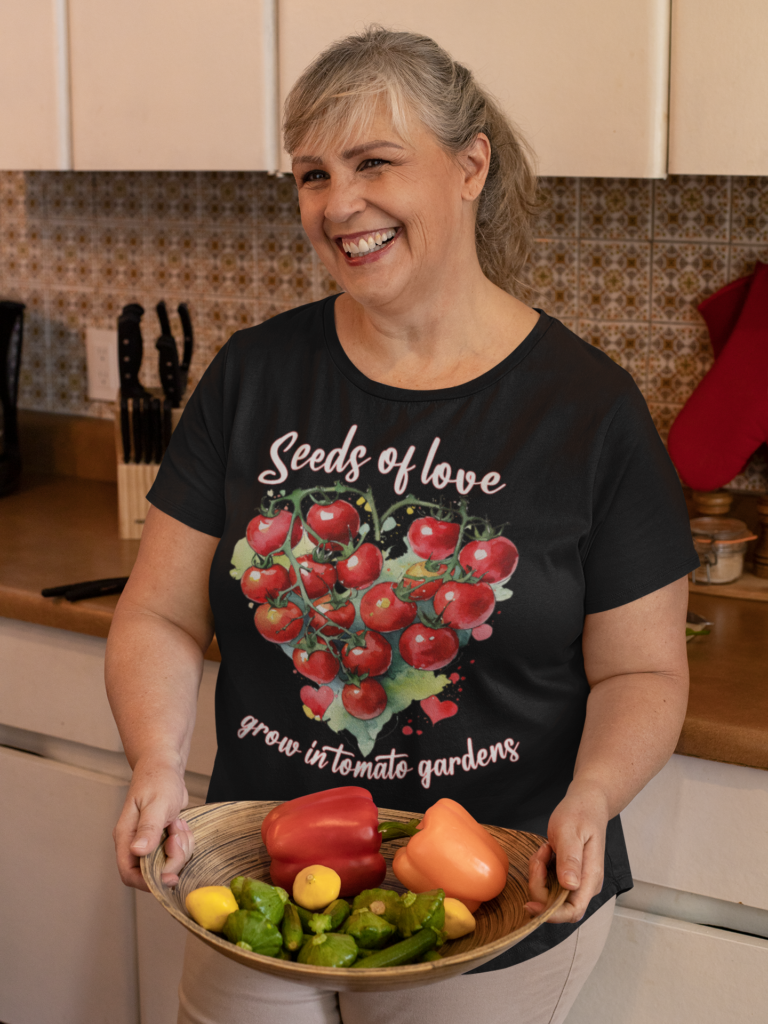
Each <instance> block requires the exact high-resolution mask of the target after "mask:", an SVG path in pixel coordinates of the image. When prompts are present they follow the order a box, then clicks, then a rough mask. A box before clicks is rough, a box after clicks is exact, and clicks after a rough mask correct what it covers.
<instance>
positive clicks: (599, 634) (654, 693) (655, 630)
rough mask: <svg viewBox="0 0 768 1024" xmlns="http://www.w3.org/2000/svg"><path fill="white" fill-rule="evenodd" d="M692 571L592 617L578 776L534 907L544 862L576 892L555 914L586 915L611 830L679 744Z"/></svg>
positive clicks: (557, 817)
mask: <svg viewBox="0 0 768 1024" xmlns="http://www.w3.org/2000/svg"><path fill="white" fill-rule="evenodd" d="M687 607H688V581H687V578H686V577H683V579H679V580H676V581H675V582H674V583H670V584H669V586H666V587H662V589H661V590H657V591H655V592H654V593H652V594H648V595H647V596H646V597H641V598H640V599H639V600H637V601H632V602H631V603H630V604H625V605H622V606H621V607H619V608H612V609H611V610H610V611H607V612H598V613H597V614H594V615H588V616H587V617H586V620H585V622H584V636H583V651H584V668H585V671H586V674H587V680H588V681H589V685H590V687H591V693H590V695H589V699H588V701H587V717H586V721H585V723H584V732H583V733H582V737H581V743H580V745H579V753H578V756H577V758H576V767H575V769H574V774H573V782H572V783H571V785H570V786H569V787H568V792H567V793H566V795H565V797H564V798H563V800H562V801H561V802H560V803H559V804H558V806H557V807H556V808H555V810H554V811H553V813H552V816H551V818H550V819H549V828H548V839H549V842H548V843H547V844H545V845H544V846H543V847H542V848H541V849H540V850H539V851H538V853H537V854H535V855H534V857H532V858H531V863H530V880H529V887H530V892H531V897H532V899H531V902H530V903H529V904H527V906H528V909H529V910H530V911H531V913H534V914H537V913H539V912H540V911H541V910H542V909H543V906H544V903H545V902H546V898H547V894H546V887H545V881H546V865H547V863H548V861H549V859H550V857H551V855H552V852H553V851H554V853H555V855H556V860H557V877H558V879H559V880H560V883H561V885H563V886H564V888H566V889H570V890H571V894H570V896H569V897H568V900H567V901H566V903H565V904H564V905H563V906H562V907H561V908H560V910H558V911H557V913H556V914H555V915H554V916H553V917H551V918H550V921H551V922H552V923H554V924H559V923H563V922H572V921H579V920H581V918H582V917H583V915H584V912H585V910H586V909H587V904H588V903H589V901H590V900H591V899H592V897H593V896H594V895H595V894H596V893H598V892H599V891H600V889H601V887H602V883H603V863H604V851H605V829H606V825H607V824H608V821H609V820H610V819H611V818H613V817H614V816H615V815H617V814H618V813H619V812H620V811H621V810H623V809H624V808H625V807H626V806H627V804H628V803H629V802H630V800H632V798H633V797H634V796H635V795H636V794H637V793H639V792H640V790H641V789H642V788H643V786H644V785H645V784H646V783H647V782H648V781H649V780H650V779H652V778H653V776H654V775H655V774H656V773H657V772H658V771H659V770H660V769H661V768H663V766H664V765H665V764H666V762H667V761H668V760H669V758H670V757H671V756H672V753H673V751H674V749H675V745H676V743H677V739H678V737H679V735H680V730H681V729H682V726H683V721H684V719H685V710H686V706H687V703H688V660H687V656H686V648H685V616H686V609H687Z"/></svg>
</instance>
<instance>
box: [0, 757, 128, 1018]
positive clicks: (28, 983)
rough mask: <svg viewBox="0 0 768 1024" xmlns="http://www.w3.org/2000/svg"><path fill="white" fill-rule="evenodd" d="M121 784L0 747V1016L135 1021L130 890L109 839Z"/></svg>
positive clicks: (122, 791) (122, 788) (124, 789)
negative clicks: (0, 834)
mask: <svg viewBox="0 0 768 1024" xmlns="http://www.w3.org/2000/svg"><path fill="white" fill-rule="evenodd" d="M127 789H128V786H127V783H126V782H125V781H123V780H121V779H118V778H115V777H113V776H110V775H104V774H101V773H99V772H94V771H87V770H85V769H83V768H74V767H72V766H70V765H65V764H60V763H58V762H56V761H51V760H49V759H48V758H44V757H38V756H36V755H35V754H28V753H23V752H21V751H18V750H12V749H9V748H7V747H0V821H1V822H2V833H3V838H2V842H1V843H0V879H2V889H3V897H2V903H3V910H2V925H1V926H0V965H2V966H1V967H0V1020H2V1021H5V1022H6V1024H138V1020H139V1006H138V985H137V981H136V977H137V971H136V926H135V908H134V893H133V891H132V890H131V889H126V888H125V886H124V885H123V884H122V882H121V881H120V877H119V875H118V873H117V868H116V866H115V856H114V847H113V845H112V827H113V825H114V823H115V821H116V820H117V817H118V815H119V813H120V810H121V808H122V806H123V801H124V800H125V796H126V792H127Z"/></svg>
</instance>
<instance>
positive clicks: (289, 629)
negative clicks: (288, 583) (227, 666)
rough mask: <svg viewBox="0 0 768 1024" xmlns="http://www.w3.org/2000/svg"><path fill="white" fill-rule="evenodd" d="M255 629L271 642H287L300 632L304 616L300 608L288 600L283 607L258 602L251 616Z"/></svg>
mask: <svg viewBox="0 0 768 1024" xmlns="http://www.w3.org/2000/svg"><path fill="white" fill-rule="evenodd" d="M253 621H254V622H255V623H256V629H258V631H259V632H260V633H261V635H262V636H263V637H264V639H265V640H269V641H270V642H271V643H273V644H287V643H289V642H290V641H291V640H295V639H296V637H297V636H298V635H299V633H301V630H302V627H303V625H304V618H303V615H302V612H301V608H299V606H298V605H297V604H294V603H293V601H289V602H288V603H287V604H286V605H285V607H284V608H275V607H273V606H272V605H271V604H260V605H259V607H258V608H257V609H256V614H255V615H254V617H253Z"/></svg>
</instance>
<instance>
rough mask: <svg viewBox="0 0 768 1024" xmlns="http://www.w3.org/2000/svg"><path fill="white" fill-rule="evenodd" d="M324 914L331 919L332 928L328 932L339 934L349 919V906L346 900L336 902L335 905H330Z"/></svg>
mask: <svg viewBox="0 0 768 1024" xmlns="http://www.w3.org/2000/svg"><path fill="white" fill-rule="evenodd" d="M323 913H324V914H328V916H329V917H330V919H331V927H330V928H329V929H328V930H329V931H331V932H338V931H340V930H341V926H342V925H343V924H344V922H345V921H346V920H347V918H348V917H349V904H348V903H347V901H346V900H342V899H338V900H334V901H333V903H329V904H328V906H327V907H326V908H325V910H324V911H323Z"/></svg>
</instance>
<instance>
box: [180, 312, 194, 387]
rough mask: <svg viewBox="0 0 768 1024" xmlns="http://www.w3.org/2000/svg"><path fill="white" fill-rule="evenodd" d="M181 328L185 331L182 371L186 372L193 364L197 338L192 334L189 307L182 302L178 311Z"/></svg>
mask: <svg viewBox="0 0 768 1024" xmlns="http://www.w3.org/2000/svg"><path fill="white" fill-rule="evenodd" d="M177 312H178V314H179V320H181V328H182V330H183V331H184V355H183V357H182V360H181V369H182V370H184V371H186V370H188V369H189V364H190V363H191V362H192V349H193V348H194V344H195V336H194V334H193V333H192V318H191V317H190V315H189V306H188V305H187V304H186V302H180V303H179V308H178V310H177Z"/></svg>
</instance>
